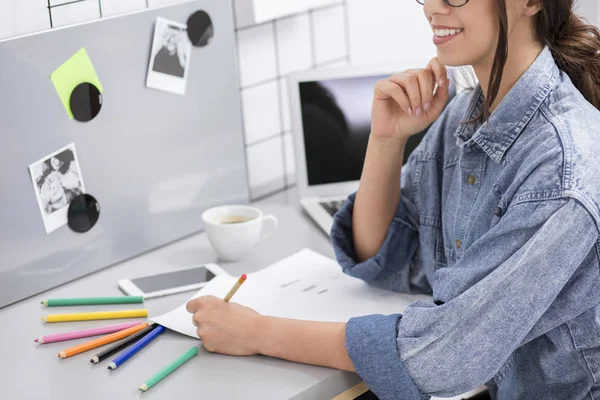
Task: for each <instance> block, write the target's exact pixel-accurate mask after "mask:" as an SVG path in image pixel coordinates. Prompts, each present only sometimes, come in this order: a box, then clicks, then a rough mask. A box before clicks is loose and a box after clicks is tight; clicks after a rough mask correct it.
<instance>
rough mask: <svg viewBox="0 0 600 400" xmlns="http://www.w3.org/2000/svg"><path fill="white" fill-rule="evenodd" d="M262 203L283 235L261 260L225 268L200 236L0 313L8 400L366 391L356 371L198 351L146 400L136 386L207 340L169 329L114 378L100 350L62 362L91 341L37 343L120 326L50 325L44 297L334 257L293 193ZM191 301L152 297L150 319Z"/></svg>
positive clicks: (310, 395) (263, 247)
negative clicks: (94, 360) (299, 255)
mask: <svg viewBox="0 0 600 400" xmlns="http://www.w3.org/2000/svg"><path fill="white" fill-rule="evenodd" d="M286 204H287V205H286ZM290 204H291V205H290ZM256 205H258V206H259V207H261V209H263V211H265V213H272V214H274V215H275V216H276V217H277V218H278V219H279V223H280V225H279V228H278V230H277V232H276V234H275V235H273V236H271V237H270V238H268V239H267V240H266V241H264V242H263V243H261V244H260V245H259V246H257V248H256V249H255V252H254V253H253V254H251V255H250V256H249V257H247V258H246V259H244V260H242V261H239V262H234V263H225V262H220V261H218V260H217V257H216V254H215V253H214V251H213V250H212V248H211V247H210V244H209V243H208V239H207V238H206V235H205V234H203V233H201V234H197V235H193V236H191V237H188V238H185V239H183V240H180V241H178V242H175V243H173V244H170V245H168V246H164V247H162V248H159V249H156V250H154V251H152V252H149V253H146V254H143V255H141V256H139V257H136V258H134V259H131V260H128V261H126V262H123V263H121V264H119V265H116V266H113V267H110V268H107V269H104V270H102V271H98V272H96V273H94V274H92V275H89V276H86V277H83V278H81V279H78V280H76V281H74V282H70V283H67V284H65V285H63V286H60V287H58V288H55V289H52V290H49V291H47V292H45V293H43V294H40V295H37V296H34V297H32V298H30V299H26V300H23V301H21V302H19V303H16V304H13V305H11V306H8V307H6V308H4V309H2V310H0V327H1V329H2V331H0V332H1V333H0V340H1V341H0V349H1V350H2V351H1V353H0V354H1V356H2V358H1V359H0V382H1V393H2V395H1V397H2V398H3V399H9V400H17V399H18V400H20V399H60V400H81V399H85V400H106V399H117V400H120V399H131V398H143V399H148V400H154V399H167V398H173V399H186V398H193V399H194V400H201V399H210V400H215V399H219V400H221V399H223V400H229V399H277V400H281V399H294V400H304V399H306V400H318V399H331V398H333V397H335V396H337V395H338V394H340V393H342V392H344V391H345V390H347V389H349V388H351V387H353V386H355V385H357V384H358V383H360V378H359V377H358V376H357V375H356V374H353V373H348V372H342V371H337V370H333V369H329V368H322V367H315V366H309V365H302V364H295V363H290V362H286V361H283V360H278V359H272V358H268V357H263V356H254V357H230V356H223V355H219V354H211V353H208V352H206V351H204V350H203V349H202V348H200V352H199V354H198V356H197V357H195V358H194V359H192V360H191V361H190V362H188V363H186V364H185V365H184V366H182V367H181V368H179V369H178V370H177V372H175V373H174V374H172V375H171V376H169V377H168V378H167V379H165V380H164V381H163V382H161V383H159V384H158V385H156V386H155V387H154V388H152V389H151V390H149V391H148V392H146V393H143V394H142V393H140V392H138V390H137V388H138V386H139V385H140V384H141V383H142V382H143V381H144V380H146V379H147V378H149V377H150V376H151V375H153V374H154V373H155V372H156V371H157V370H158V369H160V368H162V367H163V366H165V365H166V364H168V363H169V362H170V361H172V359H174V358H175V357H176V356H177V355H179V354H182V353H184V352H185V351H186V350H188V349H189V348H190V347H191V346H193V345H198V344H199V342H198V341H196V340H194V339H191V338H188V337H186V336H183V335H180V334H176V333H173V332H169V331H167V332H165V333H164V334H163V335H161V337H159V338H158V339H157V340H156V341H154V342H153V343H151V344H150V345H149V346H148V347H147V348H145V349H144V350H142V351H141V352H140V353H138V354H137V355H136V356H135V357H134V358H132V359H131V360H129V361H128V362H127V363H126V364H124V365H123V366H122V367H121V368H119V369H117V370H115V371H111V372H109V371H108V370H107V369H106V365H107V363H106V362H103V363H100V364H99V365H92V364H90V363H89V358H90V357H91V355H93V354H94V351H91V352H87V353H84V354H81V355H77V356H75V357H72V358H68V359H65V360H60V359H59V358H58V357H57V353H58V352H59V351H61V350H63V349H64V348H67V347H70V346H72V345H73V344H75V343H81V342H85V341H87V340H89V339H80V340H76V341H69V342H59V343H52V344H46V345H36V344H35V343H34V342H33V340H34V339H35V338H36V337H38V336H41V335H47V334H51V333H57V332H63V331H69V330H75V329H85V328H89V327H96V326H103V325H107V324H112V323H118V322H119V321H116V322H115V321H108V322H107V321H89V322H69V323H60V324H58V323H57V324H44V323H42V322H41V320H40V317H41V316H42V315H46V314H48V313H55V312H57V311H56V310H59V309H58V308H46V307H42V306H41V305H40V300H41V299H44V298H52V297H55V298H56V297H80V296H81V297H82V296H93V295H102V296H104V295H106V296H111V295H121V294H122V293H121V292H120V290H119V289H118V287H117V281H118V280H119V279H122V278H126V277H135V276H140V275H145V274H148V273H158V272H164V271H168V270H170V269H179V268H185V267H188V266H190V265H194V264H199V263H209V262H216V263H218V264H219V265H220V266H221V267H223V268H224V269H225V270H226V271H227V272H229V273H230V274H232V275H239V274H241V273H244V272H252V271H255V270H258V269H261V268H264V267H266V266H268V265H270V264H272V263H274V262H276V261H278V260H280V259H281V258H284V257H286V256H288V255H291V254H293V253H295V252H297V251H299V250H300V249H302V248H304V247H309V248H311V249H313V250H315V251H317V252H320V253H321V254H324V255H326V256H329V257H333V250H332V248H331V245H330V243H329V239H328V237H327V235H326V234H325V233H324V232H323V231H321V230H320V229H319V228H318V227H317V225H316V224H314V223H313V222H312V221H310V220H309V219H308V218H307V217H306V216H305V215H303V213H302V212H301V211H300V210H299V208H298V206H297V202H296V201H295V200H294V196H293V191H287V192H284V193H282V194H280V195H278V196H276V197H273V198H271V199H267V200H265V201H261V202H259V203H257V204H256ZM190 296H191V293H184V294H178V295H173V296H168V297H164V298H158V299H150V300H146V301H145V307H147V308H148V310H149V312H150V315H151V316H154V315H159V314H161V313H163V312H166V311H169V310H171V309H172V308H174V307H176V306H178V305H180V304H181V303H183V302H185V301H186V300H187V299H188V298H189V297H190ZM136 306H137V305H136ZM119 308H123V309H126V308H137V307H132V305H129V306H93V307H89V310H107V309H119ZM76 310H81V307H61V308H60V311H58V312H61V313H62V312H75V311H76ZM122 321H125V320H122Z"/></svg>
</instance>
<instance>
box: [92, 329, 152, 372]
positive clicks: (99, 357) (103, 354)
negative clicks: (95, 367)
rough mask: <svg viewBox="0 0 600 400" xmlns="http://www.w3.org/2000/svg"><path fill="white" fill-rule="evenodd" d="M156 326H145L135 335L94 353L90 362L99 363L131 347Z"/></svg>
mask: <svg viewBox="0 0 600 400" xmlns="http://www.w3.org/2000/svg"><path fill="white" fill-rule="evenodd" d="M154 326H155V325H154V324H152V325H149V326H147V327H145V328H144V329H142V330H141V331H139V332H136V333H134V334H133V335H131V336H129V337H128V338H125V339H123V340H121V341H120V342H119V343H117V344H115V345H114V346H111V347H109V348H108V349H105V350H102V351H101V352H100V353H98V354H96V355H94V356H93V357H92V358H91V359H90V362H91V363H92V364H98V363H99V362H101V361H104V360H106V359H107V358H108V357H110V356H112V355H113V354H116V353H118V352H119V351H121V350H123V349H125V348H127V347H129V346H130V345H131V344H132V343H133V342H135V341H136V340H138V339H139V338H141V337H142V336H144V335H145V334H147V333H148V332H150V331H151V330H152V329H154Z"/></svg>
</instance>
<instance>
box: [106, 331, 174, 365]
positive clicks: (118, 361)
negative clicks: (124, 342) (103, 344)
mask: <svg viewBox="0 0 600 400" xmlns="http://www.w3.org/2000/svg"><path fill="white" fill-rule="evenodd" d="M164 331H165V327H164V326H161V325H158V326H156V327H155V328H154V329H153V330H152V331H151V332H150V333H148V334H146V336H144V337H143V338H141V339H140V340H138V341H137V342H136V343H135V344H134V345H133V346H131V347H130V348H128V349H127V350H125V351H124V352H122V353H121V354H119V355H118V356H117V358H115V359H114V360H112V361H111V363H110V364H109V365H108V369H110V370H113V369H117V368H119V367H120V366H121V365H122V364H123V363H124V362H125V361H127V360H129V359H130V358H131V357H133V356H134V355H135V354H136V353H137V352H138V351H140V350H141V349H143V348H144V347H146V345H147V344H148V343H150V342H151V341H153V340H154V339H156V337H157V336H158V335H160V334H161V333H163V332H164Z"/></svg>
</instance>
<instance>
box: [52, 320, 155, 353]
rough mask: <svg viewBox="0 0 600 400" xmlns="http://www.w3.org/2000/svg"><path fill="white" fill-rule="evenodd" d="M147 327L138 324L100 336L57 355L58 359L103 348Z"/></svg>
mask: <svg viewBox="0 0 600 400" xmlns="http://www.w3.org/2000/svg"><path fill="white" fill-rule="evenodd" d="M147 326H148V323H147V322H144V323H140V324H138V325H136V326H132V327H131V328H127V329H125V330H123V331H119V332H115V333H111V334H110V335H106V336H102V337H101V338H98V339H95V340H92V341H90V342H86V343H82V344H80V345H77V346H73V347H70V348H68V349H66V350H63V351H61V352H60V353H58V357H60V358H68V357H72V356H74V355H76V354H79V353H83V352H84V351H88V350H92V349H95V348H97V347H100V346H104V345H105V344H109V343H112V342H116V341H117V340H120V339H123V338H125V337H127V336H129V335H133V334H134V333H136V332H137V331H140V330H142V329H144V328H145V327H147Z"/></svg>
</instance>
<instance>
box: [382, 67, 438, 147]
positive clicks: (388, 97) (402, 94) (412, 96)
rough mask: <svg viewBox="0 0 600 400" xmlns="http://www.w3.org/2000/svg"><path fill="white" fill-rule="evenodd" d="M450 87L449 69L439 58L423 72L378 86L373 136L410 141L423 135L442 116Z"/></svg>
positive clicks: (398, 76)
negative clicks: (418, 135)
mask: <svg viewBox="0 0 600 400" xmlns="http://www.w3.org/2000/svg"><path fill="white" fill-rule="evenodd" d="M436 84H437V90H436V91H435V94H434V89H435V86H436ZM448 85H449V81H448V78H447V72H446V67H445V66H444V65H443V64H442V63H441V62H440V61H439V60H438V58H437V57H435V58H433V59H432V60H431V61H430V62H429V64H428V65H427V67H425V68H423V69H409V70H406V71H404V72H403V73H400V74H394V75H392V76H390V77H389V78H387V79H383V80H381V81H379V82H377V84H376V85H375V94H374V99H373V106H372V109H371V134H372V135H374V136H381V137H393V138H401V139H408V138H409V137H410V136H412V135H415V134H417V133H419V132H421V131H423V130H424V129H425V128H427V127H428V126H429V125H431V124H432V123H433V122H434V121H435V120H436V119H437V118H438V117H439V116H440V114H441V113H442V111H443V109H444V106H445V105H446V102H447V101H448Z"/></svg>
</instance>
